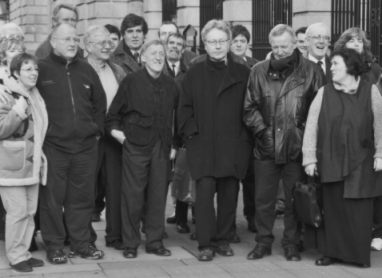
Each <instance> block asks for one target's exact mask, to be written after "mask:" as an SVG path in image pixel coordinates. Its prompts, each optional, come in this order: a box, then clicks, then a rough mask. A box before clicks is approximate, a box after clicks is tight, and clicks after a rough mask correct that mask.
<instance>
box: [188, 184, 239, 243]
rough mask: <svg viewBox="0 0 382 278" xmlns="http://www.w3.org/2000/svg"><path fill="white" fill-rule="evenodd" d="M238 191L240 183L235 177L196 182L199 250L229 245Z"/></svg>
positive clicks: (196, 218) (196, 217)
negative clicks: (215, 198) (215, 202)
mask: <svg viewBox="0 0 382 278" xmlns="http://www.w3.org/2000/svg"><path fill="white" fill-rule="evenodd" d="M238 191H239V180H238V179H236V178H234V177H225V178H214V177H203V178H200V179H198V180H197V181H196V201H195V220H196V239H197V240H198V243H199V249H203V248H206V247H213V246H214V245H215V244H218V245H219V244H226V243H228V242H229V237H230V232H231V230H232V227H233V225H234V221H235V215H236V205H237V194H238ZM215 193H217V216H215V207H214V196H215Z"/></svg>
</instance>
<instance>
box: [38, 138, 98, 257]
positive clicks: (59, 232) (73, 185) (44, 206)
mask: <svg viewBox="0 0 382 278" xmlns="http://www.w3.org/2000/svg"><path fill="white" fill-rule="evenodd" d="M97 147H98V144H97V142H96V139H95V138H94V145H93V146H91V147H89V149H87V150H85V151H82V152H79V153H75V154H70V153H65V152H62V151H60V150H57V149H56V148H54V147H51V146H44V152H45V155H46V157H47V159H48V182H47V185H46V186H42V187H41V189H40V227H41V234H42V238H43V240H44V242H45V245H46V246H47V249H48V250H52V249H53V250H54V249H62V248H63V247H64V240H65V236H66V231H65V225H64V221H65V223H66V227H67V232H68V233H69V239H70V245H71V249H72V250H77V251H81V250H86V249H87V248H88V245H89V242H90V241H91V236H90V230H91V228H89V227H91V214H92V212H93V209H94V191H95V190H94V179H95V175H94V173H95V172H96V166H97Z"/></svg>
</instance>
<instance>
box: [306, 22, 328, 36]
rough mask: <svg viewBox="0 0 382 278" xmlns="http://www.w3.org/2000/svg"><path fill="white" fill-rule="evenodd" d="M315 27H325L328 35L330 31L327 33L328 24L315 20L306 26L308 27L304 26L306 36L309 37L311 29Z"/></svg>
mask: <svg viewBox="0 0 382 278" xmlns="http://www.w3.org/2000/svg"><path fill="white" fill-rule="evenodd" d="M315 27H323V28H325V29H326V31H327V33H328V35H329V36H330V33H329V29H328V26H327V25H326V24H325V23H323V22H316V23H312V24H310V25H309V26H308V28H306V32H305V35H306V36H307V37H310V36H311V35H312V30H313V29H314V28H315Z"/></svg>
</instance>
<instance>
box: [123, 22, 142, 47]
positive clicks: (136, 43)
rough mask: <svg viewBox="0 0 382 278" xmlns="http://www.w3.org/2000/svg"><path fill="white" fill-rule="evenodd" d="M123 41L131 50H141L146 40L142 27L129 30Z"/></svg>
mask: <svg viewBox="0 0 382 278" xmlns="http://www.w3.org/2000/svg"><path fill="white" fill-rule="evenodd" d="M123 39H124V40H125V44H126V45H127V46H128V47H129V48H130V49H131V50H139V49H140V48H141V47H142V45H143V42H144V39H145V35H144V34H143V30H142V26H135V27H131V28H127V29H126V31H125V33H124V34H123Z"/></svg>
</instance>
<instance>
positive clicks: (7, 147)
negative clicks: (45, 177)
mask: <svg viewBox="0 0 382 278" xmlns="http://www.w3.org/2000/svg"><path fill="white" fill-rule="evenodd" d="M25 149H26V143H25V142H24V141H11V140H3V141H1V142H0V154H1V159H0V170H6V171H17V170H20V169H22V168H24V164H25Z"/></svg>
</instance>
